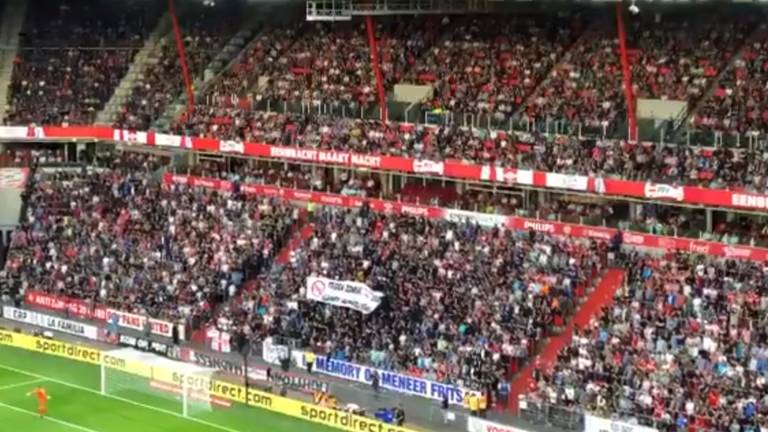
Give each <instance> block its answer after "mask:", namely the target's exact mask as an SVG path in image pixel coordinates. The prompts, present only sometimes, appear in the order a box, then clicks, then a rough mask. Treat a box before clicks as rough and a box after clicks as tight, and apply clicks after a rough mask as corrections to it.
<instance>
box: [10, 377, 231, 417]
mask: <svg viewBox="0 0 768 432" xmlns="http://www.w3.org/2000/svg"><path fill="white" fill-rule="evenodd" d="M0 369H5V370H8V371H11V372H16V373H20V374H25V375H28V376H31V377H35V378H40V379H42V380H45V381H50V382H53V383H56V384H61V385H63V386H67V387H70V388H73V389H78V390H82V391H84V392H88V393H93V394H96V395H99V396H102V397H105V398H109V399H114V400H117V401H120V402H125V403H127V404H130V405H134V406H137V407H141V408H144V409H148V410H151V411H156V412H159V413H163V414H168V415H170V416H174V417H178V418H180V419H184V420H187V421H190V422H193V423H198V424H201V425H205V426H208V427H211V428H214V429H218V430H221V431H225V432H241V431H239V430H237V429H230V428H228V427H225V426H221V425H217V424H216V423H211V422H208V421H205V420H201V419H196V418H193V417H186V416H184V415H182V414H179V413H177V412H173V411H170V410H167V409H163V408H158V407H155V406H152V405H147V404H143V403H141V402H136V401H132V400H130V399H126V398H123V397H120V396H115V395H111V394H105V393H102V392H100V391H98V390H94V389H92V388H88V387H84V386H81V385H78V384H72V383H69V382H66V381H62V380H59V379H56V378H51V377H49V376H45V375H40V374H37V373H34V372H30V371H26V370H24V369H17V368H15V367H11V366H6V365H4V364H0ZM14 408H15V407H14ZM91 432H97V431H91Z"/></svg>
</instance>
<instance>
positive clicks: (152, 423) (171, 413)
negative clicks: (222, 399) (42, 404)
mask: <svg viewBox="0 0 768 432" xmlns="http://www.w3.org/2000/svg"><path fill="white" fill-rule="evenodd" d="M136 379H137V380H139V381H138V383H134V384H133V386H134V387H136V386H142V385H144V384H146V386H147V389H146V391H133V392H132V391H131V390H121V391H120V392H118V393H117V395H113V396H104V395H101V394H100V391H99V389H100V384H99V383H100V368H99V367H98V366H95V365H91V364H87V363H80V362H75V361H72V360H67V359H63V358H58V357H52V356H48V355H44V354H39V353H35V352H31V351H26V350H22V349H18V348H13V347H8V346H0V430H8V431H11V432H78V431H79V432H136V431H141V432H177V431H184V432H203V431H205V432H208V431H210V432H296V431H307V432H338V430H337V429H333V428H330V427H326V426H323V425H317V424H314V423H309V422H306V421H304V420H299V419H294V418H292V417H288V416H284V415H281V414H278V413H274V412H270V411H266V410H263V409H259V408H254V407H246V406H243V405H235V406H233V407H231V408H213V409H206V410H203V411H201V412H193V413H192V414H191V417H192V418H186V417H184V416H182V414H181V412H182V404H181V401H180V400H177V398H176V397H174V396H172V395H161V394H160V393H159V392H157V391H153V390H150V389H149V388H148V384H149V383H148V382H146V383H142V382H141V380H142V378H136ZM38 384H40V385H42V386H43V387H45V389H46V390H47V391H48V394H49V395H50V396H51V400H50V401H49V402H48V411H49V413H48V416H47V417H46V418H43V419H41V418H39V417H38V416H37V399H35V397H34V396H27V395H26V394H27V393H28V392H29V391H31V390H32V389H34V387H35V386H36V385H38Z"/></svg>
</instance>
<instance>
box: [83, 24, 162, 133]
mask: <svg viewBox="0 0 768 432" xmlns="http://www.w3.org/2000/svg"><path fill="white" fill-rule="evenodd" d="M170 31H171V18H170V16H169V15H168V12H166V13H165V14H163V16H162V17H161V18H160V20H159V21H158V22H157V25H156V26H155V29H154V30H153V31H152V33H151V34H150V35H149V37H148V38H147V40H146V41H144V46H143V47H142V48H141V49H140V50H139V52H138V53H136V56H134V58H133V62H132V63H131V66H130V67H129V68H128V72H126V74H125V76H124V77H123V79H122V80H121V81H120V84H118V86H117V88H115V92H114V93H113V94H112V97H111V98H110V99H109V101H108V102H107V104H106V105H105V106H104V109H102V110H101V111H100V112H99V113H98V115H97V116H96V123H97V124H105V125H112V124H113V123H114V122H115V120H117V117H118V115H119V113H120V110H121V109H122V108H123V106H124V105H125V102H126V101H127V99H128V98H129V97H131V93H132V92H133V87H134V85H135V84H136V81H137V80H139V79H140V78H141V77H142V75H143V74H144V71H146V70H147V68H148V67H149V66H150V65H153V64H157V62H159V61H160V59H159V57H158V56H157V55H156V54H157V52H156V49H155V48H156V47H157V45H158V44H159V42H160V41H161V40H163V39H164V38H167V37H169V34H170Z"/></svg>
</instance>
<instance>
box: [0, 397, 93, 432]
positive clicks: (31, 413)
mask: <svg viewBox="0 0 768 432" xmlns="http://www.w3.org/2000/svg"><path fill="white" fill-rule="evenodd" d="M0 407H3V408H6V409H9V410H11V411H16V412H18V413H22V414H26V415H29V416H33V417H39V416H40V415H39V414H38V413H36V412H34V411H29V410H25V409H23V408H19V407H16V406H13V405H8V404H6V403H2V402H0ZM41 420H47V421H49V422H53V423H56V424H60V425H62V426H66V427H68V428H70V429H76V430H79V431H82V432H99V431H97V430H95V429H89V428H87V427H85V426H80V425H79V424H75V423H70V422H68V421H64V420H60V419H57V418H56V417H48V416H43V417H42V419H41Z"/></svg>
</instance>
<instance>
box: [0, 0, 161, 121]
mask: <svg viewBox="0 0 768 432" xmlns="http://www.w3.org/2000/svg"><path fill="white" fill-rule="evenodd" d="M115 10H120V13H119V14H115V13H113V12H114V11H115ZM157 16H158V13H157V8H156V7H155V6H151V5H139V4H136V3H134V2H124V1H118V2H114V1H96V2H92V1H84V0H70V1H67V2H47V3H44V4H40V5H38V7H36V8H35V10H34V12H32V13H30V14H28V18H27V21H26V23H25V25H24V27H23V30H22V33H21V35H20V36H21V37H20V49H19V53H18V54H17V56H16V59H15V61H14V70H13V75H12V77H11V84H10V87H9V93H8V101H7V103H8V111H7V116H6V118H5V120H4V121H5V122H6V123H8V124H29V123H35V124H43V123H45V124H91V123H93V121H94V119H95V117H96V114H97V113H98V112H99V111H100V110H101V108H103V107H104V105H105V104H106V102H107V101H108V100H109V98H110V97H111V96H112V93H113V92H114V90H115V87H117V85H118V84H119V82H120V80H121V79H122V78H123V75H125V72H126V71H127V70H128V67H129V66H130V64H131V62H132V60H133V57H134V55H135V54H136V52H137V51H138V49H139V48H140V47H141V46H142V44H143V41H144V39H145V37H146V35H147V34H148V32H150V31H151V30H152V28H153V26H154V25H155V22H156V20H157Z"/></svg>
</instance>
